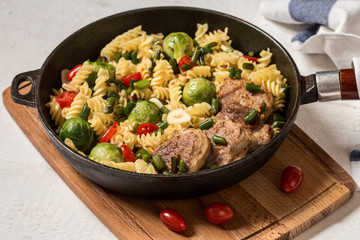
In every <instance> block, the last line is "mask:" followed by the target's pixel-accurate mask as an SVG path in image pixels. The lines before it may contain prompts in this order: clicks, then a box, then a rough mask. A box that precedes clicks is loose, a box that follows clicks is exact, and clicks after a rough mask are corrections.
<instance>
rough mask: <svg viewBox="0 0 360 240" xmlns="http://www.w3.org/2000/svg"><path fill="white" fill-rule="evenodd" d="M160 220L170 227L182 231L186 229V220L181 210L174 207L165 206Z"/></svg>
mask: <svg viewBox="0 0 360 240" xmlns="http://www.w3.org/2000/svg"><path fill="white" fill-rule="evenodd" d="M160 220H161V221H162V222H163V223H164V224H165V226H167V227H168V228H169V229H171V230H173V231H176V232H182V231H185V229H186V221H185V219H184V218H183V216H181V214H180V213H179V212H177V211H176V210H175V209H172V208H164V209H163V210H161V211H160Z"/></svg>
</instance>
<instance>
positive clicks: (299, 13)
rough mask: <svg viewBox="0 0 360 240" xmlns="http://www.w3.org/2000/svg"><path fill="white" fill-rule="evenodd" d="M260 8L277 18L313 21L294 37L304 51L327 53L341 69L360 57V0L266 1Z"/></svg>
mask: <svg viewBox="0 0 360 240" xmlns="http://www.w3.org/2000/svg"><path fill="white" fill-rule="evenodd" d="M260 11H261V13H262V14H263V15H264V16H265V17H266V18H268V19H270V20H273V21H277V22H283V23H288V24H302V23H307V24H311V25H310V27H308V28H307V29H305V30H304V31H301V32H299V33H298V34H297V35H296V36H294V37H293V39H292V43H293V46H294V48H296V49H298V50H299V51H301V52H304V53H317V54H327V55H328V56H329V57H330V58H331V60H332V61H333V62H334V64H335V65H336V66H337V67H338V68H339V69H340V68H349V67H350V64H351V59H352V57H355V56H357V57H360V0H276V1H274V0H266V1H262V2H261V5H260Z"/></svg>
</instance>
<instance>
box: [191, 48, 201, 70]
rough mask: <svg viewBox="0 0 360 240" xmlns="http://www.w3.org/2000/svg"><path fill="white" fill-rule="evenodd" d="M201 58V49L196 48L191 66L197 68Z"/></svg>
mask: <svg viewBox="0 0 360 240" xmlns="http://www.w3.org/2000/svg"><path fill="white" fill-rule="evenodd" d="M199 56H200V48H199V47H196V48H195V50H194V53H193V55H192V57H191V60H190V64H191V65H192V66H195V64H196V62H197V61H198V59H199Z"/></svg>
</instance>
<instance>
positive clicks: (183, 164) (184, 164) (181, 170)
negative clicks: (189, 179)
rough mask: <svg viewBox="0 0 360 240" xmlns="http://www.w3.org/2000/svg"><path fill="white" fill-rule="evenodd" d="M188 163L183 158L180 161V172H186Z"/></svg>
mask: <svg viewBox="0 0 360 240" xmlns="http://www.w3.org/2000/svg"><path fill="white" fill-rule="evenodd" d="M186 168H187V166H186V163H185V162H184V161H183V160H180V162H179V173H184V172H185V171H186Z"/></svg>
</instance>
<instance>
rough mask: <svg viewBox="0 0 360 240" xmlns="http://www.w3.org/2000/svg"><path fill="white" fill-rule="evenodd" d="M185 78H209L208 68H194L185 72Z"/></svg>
mask: <svg viewBox="0 0 360 240" xmlns="http://www.w3.org/2000/svg"><path fill="white" fill-rule="evenodd" d="M186 77H187V78H190V79H191V78H198V77H202V78H207V77H211V71H210V66H195V67H193V68H192V69H190V70H188V71H186Z"/></svg>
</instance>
